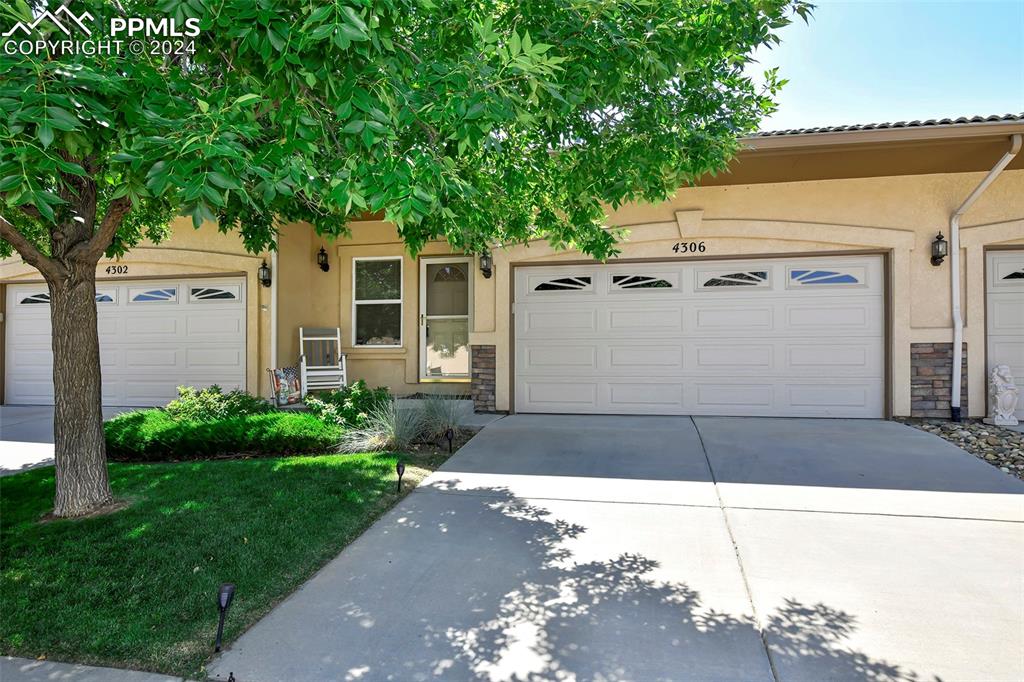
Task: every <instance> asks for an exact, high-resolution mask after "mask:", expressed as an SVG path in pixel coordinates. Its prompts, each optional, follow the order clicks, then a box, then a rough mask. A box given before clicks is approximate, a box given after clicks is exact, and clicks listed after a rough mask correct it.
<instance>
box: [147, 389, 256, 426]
mask: <svg viewBox="0 0 1024 682" xmlns="http://www.w3.org/2000/svg"><path fill="white" fill-rule="evenodd" d="M273 409H274V408H273V406H272V405H270V404H269V403H267V402H266V401H264V400H262V399H260V398H257V397H256V396H252V395H249V394H248V393H246V392H245V391H231V392H229V393H224V392H223V391H222V390H221V388H220V386H217V385H216V384H214V385H213V386H210V387H209V388H204V389H197V388H193V387H192V386H179V387H178V398H177V400H172V401H171V402H169V403H167V407H166V408H165V410H166V411H167V414H168V415H170V416H171V418H172V419H177V420H181V421H203V422H209V421H217V420H218V419H224V418H225V417H244V416H246V415H250V414H265V413H267V412H271V411H272V410H273Z"/></svg>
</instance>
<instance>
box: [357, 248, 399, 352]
mask: <svg viewBox="0 0 1024 682" xmlns="http://www.w3.org/2000/svg"><path fill="white" fill-rule="evenodd" d="M352 278H353V284H352V291H353V301H352V318H353V320H354V323H353V325H352V329H353V345H356V346H373V347H376V348H400V347H401V346H402V259H401V258H356V259H353V267H352Z"/></svg>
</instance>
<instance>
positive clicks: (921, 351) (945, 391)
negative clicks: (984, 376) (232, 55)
mask: <svg viewBox="0 0 1024 682" xmlns="http://www.w3.org/2000/svg"><path fill="white" fill-rule="evenodd" d="M952 375H953V344H952V343H912V344H910V416H911V417H927V418H932V419H949V418H950V409H949V388H950V386H951V385H952V381H953V376H952ZM960 379H961V381H960V412H961V414H962V415H963V416H964V417H966V416H967V414H968V412H967V344H966V343H965V344H964V356H963V364H962V367H961V376H960Z"/></svg>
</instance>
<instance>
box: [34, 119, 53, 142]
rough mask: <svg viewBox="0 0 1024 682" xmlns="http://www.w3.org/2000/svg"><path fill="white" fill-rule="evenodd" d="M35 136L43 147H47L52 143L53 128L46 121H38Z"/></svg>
mask: <svg viewBox="0 0 1024 682" xmlns="http://www.w3.org/2000/svg"><path fill="white" fill-rule="evenodd" d="M36 137H37V138H38V139H39V142H40V143H41V144H42V145H43V147H44V148H46V147H49V146H50V145H51V144H53V128H51V127H50V126H49V125H48V124H46V123H40V124H39V125H38V126H36Z"/></svg>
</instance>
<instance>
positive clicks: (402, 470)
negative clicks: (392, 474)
mask: <svg viewBox="0 0 1024 682" xmlns="http://www.w3.org/2000/svg"><path fill="white" fill-rule="evenodd" d="M395 471H396V472H397V473H398V489H397V490H396V492H402V476H404V475H405V465H404V464H402V463H401V462H399V463H398V464H396V465H395Z"/></svg>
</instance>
